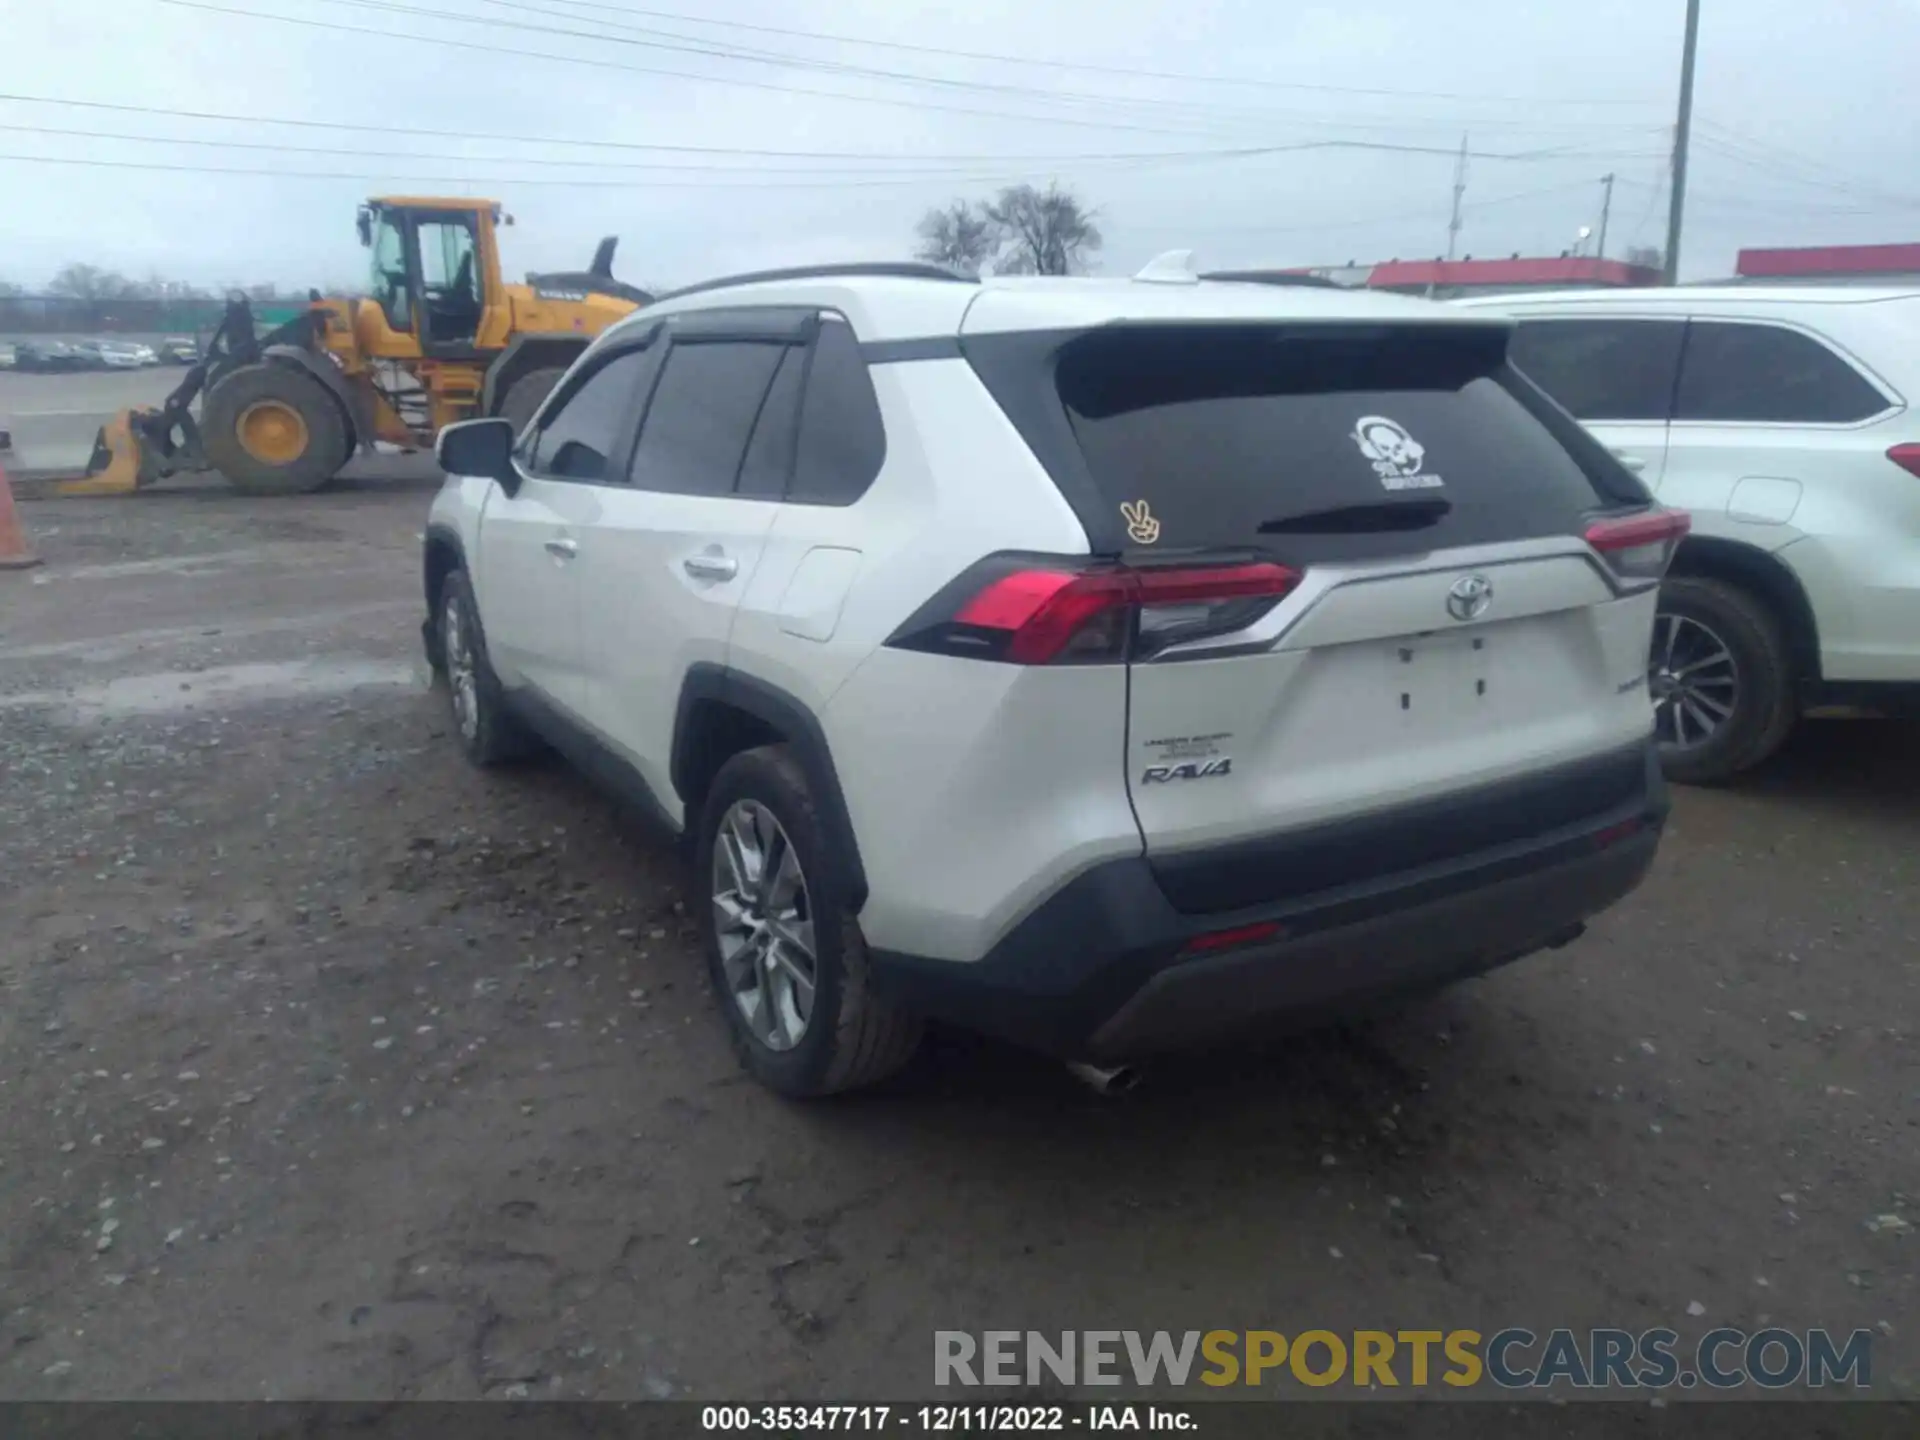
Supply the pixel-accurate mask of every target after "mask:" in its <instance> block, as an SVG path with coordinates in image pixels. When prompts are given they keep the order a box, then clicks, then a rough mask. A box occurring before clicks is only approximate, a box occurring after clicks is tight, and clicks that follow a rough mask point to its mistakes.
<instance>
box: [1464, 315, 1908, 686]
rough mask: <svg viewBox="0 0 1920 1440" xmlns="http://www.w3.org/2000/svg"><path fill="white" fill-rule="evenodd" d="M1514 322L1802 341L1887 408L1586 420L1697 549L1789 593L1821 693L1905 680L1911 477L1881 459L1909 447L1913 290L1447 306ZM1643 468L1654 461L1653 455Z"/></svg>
mask: <svg viewBox="0 0 1920 1440" xmlns="http://www.w3.org/2000/svg"><path fill="white" fill-rule="evenodd" d="M1454 303H1455V304H1456V305H1457V306H1458V307H1459V308H1462V309H1468V310H1472V311H1474V312H1476V313H1484V312H1486V311H1489V310H1492V311H1497V312H1499V313H1502V314H1505V315H1508V316H1510V317H1512V318H1514V319H1518V320H1529V319H1534V320H1538V319H1547V318H1552V319H1583V318H1587V319H1590V318H1601V319H1622V320H1624V319H1659V320H1687V319H1698V320H1712V321H1723V322H1734V323H1740V322H1745V323H1750V324H1771V325H1780V326H1785V327H1787V328H1789V329H1793V330H1798V331H1801V332H1802V333H1805V334H1807V335H1810V336H1812V337H1813V338H1814V339H1816V340H1818V341H1819V342H1820V343H1821V344H1823V345H1825V346H1827V347H1828V348H1829V349H1831V350H1833V351H1835V352H1837V353H1838V354H1839V355H1840V356H1841V357H1842V358H1843V359H1845V360H1847V361H1848V363H1850V364H1852V365H1853V366H1854V367H1855V368H1856V369H1858V370H1860V371H1861V372H1863V373H1864V374H1865V375H1866V376H1867V378H1868V379H1869V380H1871V381H1873V383H1874V384H1875V385H1877V386H1878V387H1879V388H1880V389H1881V390H1882V391H1883V392H1884V393H1885V394H1886V395H1887V397H1888V408H1887V410H1886V411H1885V412H1883V413H1882V414H1880V415H1878V416H1875V417H1873V418H1871V419H1869V420H1866V421H1864V422H1861V423H1859V424H1850V425H1791V424H1777V425H1776V424H1750V423H1732V422H1712V423H1702V422H1682V421H1676V422H1674V423H1672V424H1670V425H1659V424H1654V423H1646V422H1638V423H1632V424H1627V423H1621V422H1605V421H1597V422H1592V423H1590V424H1589V425H1588V427H1587V428H1588V429H1589V430H1591V431H1592V432H1593V434H1594V436H1595V437H1596V438H1597V439H1599V440H1601V441H1602V442H1603V443H1604V444H1606V445H1608V446H1611V447H1613V448H1614V449H1615V450H1617V451H1620V452H1622V453H1625V454H1631V455H1636V456H1640V457H1643V458H1644V459H1645V460H1646V461H1647V468H1645V469H1643V470H1642V471H1641V478H1642V479H1643V480H1645V481H1646V482H1647V484H1648V485H1649V487H1650V488H1651V489H1653V491H1654V493H1655V494H1657V495H1658V496H1659V498H1660V500H1661V502H1662V503H1663V504H1667V505H1672V506H1674V507H1676V508H1678V509H1682V510H1686V511H1688V512H1690V513H1691V514H1692V516H1693V529H1694V533H1695V534H1696V535H1701V536H1706V537H1710V538H1713V539H1719V540H1726V541H1731V542H1733V543H1736V544H1740V545H1746V546H1750V547H1752V548H1753V549H1755V550H1757V551H1760V552H1763V553H1766V554H1769V555H1772V556H1774V557H1776V558H1777V559H1778V560H1779V561H1780V562H1781V563H1782V564H1784V565H1785V566H1786V567H1787V568H1788V569H1789V570H1790V571H1792V573H1793V575H1794V578H1795V579H1797V580H1798V581H1799V582H1800V586H1801V589H1802V590H1804V591H1805V593H1806V596H1807V599H1808V602H1809V603H1810V605H1811V607H1812V610H1813V615H1814V622H1815V625H1816V627H1817V629H1818V631H1819V642H1820V669H1821V675H1822V676H1823V678H1825V679H1827V680H1832V681H1865V682H1873V681H1881V682H1894V683H1905V682H1916V681H1920V476H1917V475H1913V474H1910V473H1908V472H1907V471H1906V470H1903V469H1901V468H1900V467H1899V466H1897V465H1895V464H1894V463H1893V462H1892V461H1890V460H1889V459H1888V458H1887V451H1888V449H1889V448H1890V447H1892V446H1894V445H1897V444H1903V443H1904V444H1910V443H1916V442H1920V418H1917V417H1916V416H1915V415H1914V413H1913V406H1914V404H1915V403H1916V402H1920V292H1916V291H1914V290H1911V289H1879V288H1866V287H1852V286H1827V287H1822V286H1801V287H1793V286H1744V285H1729V286H1680V287H1677V288H1675V289H1671V290H1658V291H1643V290H1629V291H1615V292H1595V291H1579V292H1568V293H1565V294H1552V295H1549V294H1541V295H1517V296H1503V297H1498V298H1493V297H1487V298H1482V299H1475V300H1466V301H1457V302H1454ZM1656 454H1658V456H1659V459H1658V460H1657V462H1656V461H1655V460H1654V458H1653V457H1654V456H1655V455H1656Z"/></svg>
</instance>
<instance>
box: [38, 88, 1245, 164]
mask: <svg viewBox="0 0 1920 1440" xmlns="http://www.w3.org/2000/svg"><path fill="white" fill-rule="evenodd" d="M0 101H12V102H14V103H16V104H22V105H63V106H72V107H75V108H78V109H84V110H109V111H113V112H116V113H118V114H125V115H154V116H160V117H163V118H166V119H170V120H214V121H219V122H221V123H224V124H231V125H287V126H298V127H300V128H302V129H312V130H350V131H356V132H359V133H364V134H373V135H405V136H409V137H412V138H416V139H429V140H502V141H509V142H513V143H518V144H527V145H572V146H580V147H583V148H591V149H596V150H628V151H648V152H654V151H657V152H660V153H662V154H679V155H737V156H748V157H753V158H758V159H782V160H786V159H792V160H899V161H902V162H906V161H941V162H946V161H974V160H981V161H991V162H1000V161H1005V162H1007V163H1009V164H1014V163H1018V164H1029V163H1031V164H1066V163H1078V162H1081V161H1088V160H1160V159H1186V158H1196V157H1213V156H1219V155H1232V154H1242V153H1247V152H1246V151H1245V150H1244V149H1235V150H1137V151H1095V152H1091V153H1086V152H1082V153H1077V154H1076V153H1069V154H1064V155H1000V154H979V153H975V154H958V155H952V154H936V155H902V154H899V153H897V152H892V151H852V150H761V149H755V148H752V147H743V146H731V145H666V144H660V143H657V142H653V141H637V140H576V139H571V138H568V137H566V136H560V135H507V134H503V133H501V132H498V131H486V130H422V129H413V128H408V127H405V126H398V125H356V124H354V123H352V122H351V121H345V120H295V119H288V118H286V117H283V116H281V117H276V116H270V115H233V114H226V113H221V112H218V111H209V110H179V109H173V108H168V107H161V106H154V105H123V104H116V103H112V102H109V101H105V100H62V99H55V98H53V97H51V96H45V95H14V94H5V93H0ZM1258 148H1259V149H1261V150H1268V149H1271V148H1273V147H1271V146H1263V147H1258Z"/></svg>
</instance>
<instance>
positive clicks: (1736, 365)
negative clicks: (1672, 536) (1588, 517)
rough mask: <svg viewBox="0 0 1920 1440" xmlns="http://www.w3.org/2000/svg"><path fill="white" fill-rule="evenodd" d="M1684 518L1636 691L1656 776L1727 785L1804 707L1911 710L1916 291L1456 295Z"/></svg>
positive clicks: (1919, 332)
mask: <svg viewBox="0 0 1920 1440" xmlns="http://www.w3.org/2000/svg"><path fill="white" fill-rule="evenodd" d="M1454 303H1455V304H1457V305H1460V306H1466V307H1471V308H1474V309H1476V310H1486V309H1497V310H1499V311H1500V312H1502V313H1505V314H1508V315H1511V316H1513V317H1514V318H1516V319H1517V320H1518V321H1519V322H1520V323H1519V328H1518V331H1517V332H1516V335H1515V338H1514V343H1513V351H1512V355H1513V359H1514V363H1515V364H1516V365H1517V366H1518V367H1519V368H1520V369H1521V370H1522V371H1523V372H1524V373H1526V374H1527V375H1529V376H1531V377H1532V378H1533V379H1534V380H1535V381H1537V382H1538V383H1539V384H1540V385H1541V386H1542V388H1544V389H1545V390H1546V391H1547V392H1548V393H1549V394H1551V395H1553V396H1554V397H1555V398H1556V399H1558V400H1559V401H1560V403H1561V404H1562V405H1564V406H1565V407H1566V408H1567V409H1568V410H1569V411H1570V412H1571V413H1572V414H1573V415H1574V416H1576V417H1577V418H1578V419H1580V420H1581V421H1583V422H1584V423H1585V425H1586V427H1587V428H1588V430H1590V431H1591V432H1592V433H1593V434H1594V435H1595V436H1596V437H1597V438H1599V439H1600V440H1601V441H1603V442H1604V443H1605V444H1607V445H1609V446H1611V447H1612V448H1613V449H1614V451H1615V452H1616V453H1617V454H1619V455H1620V456H1621V457H1622V458H1623V459H1624V460H1625V461H1626V463H1627V464H1628V465H1629V466H1630V467H1631V468H1632V469H1634V470H1635V471H1636V472H1637V473H1638V474H1639V476H1640V478H1641V480H1642V481H1644V482H1645V483H1646V485H1647V487H1648V489H1649V490H1651V491H1652V492H1653V493H1654V494H1656V495H1657V496H1658V497H1659V498H1660V500H1661V501H1662V502H1663V503H1666V504H1670V505H1673V506H1675V507H1678V508H1681V509H1685V510H1687V511H1688V512H1689V513H1691V515H1692V516H1693V532H1692V534H1691V535H1689V536H1688V537H1687V538H1686V539H1685V540H1684V541H1683V542H1682V543H1681V545H1680V549H1679V552H1678V554H1677V555H1676V556H1675V559H1674V564H1673V568H1672V570H1671V572H1670V573H1669V575H1668V577H1667V580H1666V583H1665V585H1664V586H1663V587H1662V590H1661V600H1660V617H1659V620H1658V622H1657V623H1656V625H1655V627H1654V636H1653V650H1652V652H1651V655H1650V657H1649V661H1648V679H1649V684H1650V687H1651V693H1652V696H1653V700H1654V704H1655V706H1656V709H1657V714H1658V721H1659V733H1660V739H1661V749H1662V754H1663V758H1664V760H1665V762H1666V769H1667V773H1668V775H1670V776H1671V777H1673V778H1674V779H1677V780H1686V781H1696V782H1701V783H1713V782H1718V781H1725V780H1728V779H1731V778H1732V777H1734V776H1736V775H1738V774H1740V773H1741V772H1742V771H1744V770H1747V769H1749V768H1751V767H1752V766H1754V765H1757V764H1759V763H1760V762H1761V761H1762V760H1764V759H1766V758H1767V757H1768V756H1769V755H1771V754H1772V753H1773V752H1774V751H1775V750H1777V749H1778V748H1779V747H1780V745H1781V743H1782V742H1784V741H1785V739H1786V738H1787V735H1788V734H1789V733H1790V732H1791V731H1792V729H1793V727H1794V724H1795V723H1796V721H1797V720H1798V718H1799V717H1800V716H1801V715H1803V714H1818V713H1821V712H1823V711H1841V712H1857V711H1861V710H1865V711H1869V712H1875V713H1885V712H1890V711H1900V712H1907V711H1911V710H1913V709H1914V708H1915V706H1916V703H1920V417H1916V416H1915V415H1914V413H1913V411H1912V408H1911V407H1912V405H1913V402H1914V401H1915V400H1916V399H1920V288H1912V287H1909V288H1905V289H1868V288H1860V287H1853V286H1816V285H1803V286H1789V287H1756V286H1746V285H1738V286H1735V285H1724V286H1722V285H1714V286H1708V285H1700V286H1691V285H1689V286H1680V287H1677V288H1674V289H1666V290H1620V291H1578V292H1568V293H1564V294H1540V295H1510V296H1502V297H1498V298H1497V299H1496V298H1492V297H1487V298H1478V297H1477V298H1475V299H1473V300H1461V301H1456V302H1454Z"/></svg>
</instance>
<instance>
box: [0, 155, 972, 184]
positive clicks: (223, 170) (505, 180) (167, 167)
mask: <svg viewBox="0 0 1920 1440" xmlns="http://www.w3.org/2000/svg"><path fill="white" fill-rule="evenodd" d="M9 161H12V162H18V163H21V164H27V165H81V166H87V167H91V168H103V169H109V170H155V171H165V172H170V173H176V174H188V175H251V176H270V177H272V178H274V179H278V180H351V181H353V182H354V183H355V184H359V185H365V184H368V183H370V181H371V179H372V177H373V176H374V175H375V174H377V173H379V172H373V171H356V172H346V171H321V170H280V169H271V170H269V169H256V168H252V167H242V166H220V165H184V164H178V163H174V162H171V161H147V160H101V159H96V158H94V157H92V156H78V155H0V162H9ZM1006 173H1007V172H1005V171H1002V172H999V173H997V174H973V175H956V176H940V177H935V178H934V179H929V177H927V176H923V175H913V176H897V177H887V178H877V179H857V180H855V179H845V178H842V179H836V180H797V181H789V182H786V183H781V182H779V181H767V180H759V179H754V180H748V181H746V182H745V183H742V184H722V183H715V182H705V181H696V180H595V179H591V178H589V177H586V176H579V177H573V176H551V175H514V176H492V177H482V176H474V175H465V176H459V177H453V178H449V177H447V176H431V177H422V176H414V177H408V178H401V177H398V176H393V177H389V178H387V179H386V180H384V181H381V182H380V183H383V184H389V185H395V186H421V187H426V186H436V187H437V186H462V187H467V186H486V187H488V188H493V187H495V186H519V185H545V186H559V187H568V186H571V187H573V188H576V189H589V190H756V191H758V190H839V189H848V190H864V189H873V188H879V187H884V186H897V185H928V184H932V183H935V180H936V179H937V180H946V179H955V180H958V181H960V182H961V183H974V184H990V183H992V182H993V181H995V180H1000V179H1004V178H1005V177H1006Z"/></svg>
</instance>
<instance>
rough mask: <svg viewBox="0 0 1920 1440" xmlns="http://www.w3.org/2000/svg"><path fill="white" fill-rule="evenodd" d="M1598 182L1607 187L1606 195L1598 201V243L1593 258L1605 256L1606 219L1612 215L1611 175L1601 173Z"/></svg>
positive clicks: (1602, 258)
mask: <svg viewBox="0 0 1920 1440" xmlns="http://www.w3.org/2000/svg"><path fill="white" fill-rule="evenodd" d="M1600 183H1601V184H1603V185H1605V186H1606V187H1607V190H1606V196H1605V198H1604V199H1602V200H1601V202H1600V245H1599V248H1598V249H1597V250H1596V251H1595V252H1594V255H1595V258H1596V259H1600V260H1604V259H1606V258H1607V221H1608V219H1609V218H1611V216H1612V215H1613V176H1611V175H1603V176H1601V177H1600Z"/></svg>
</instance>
